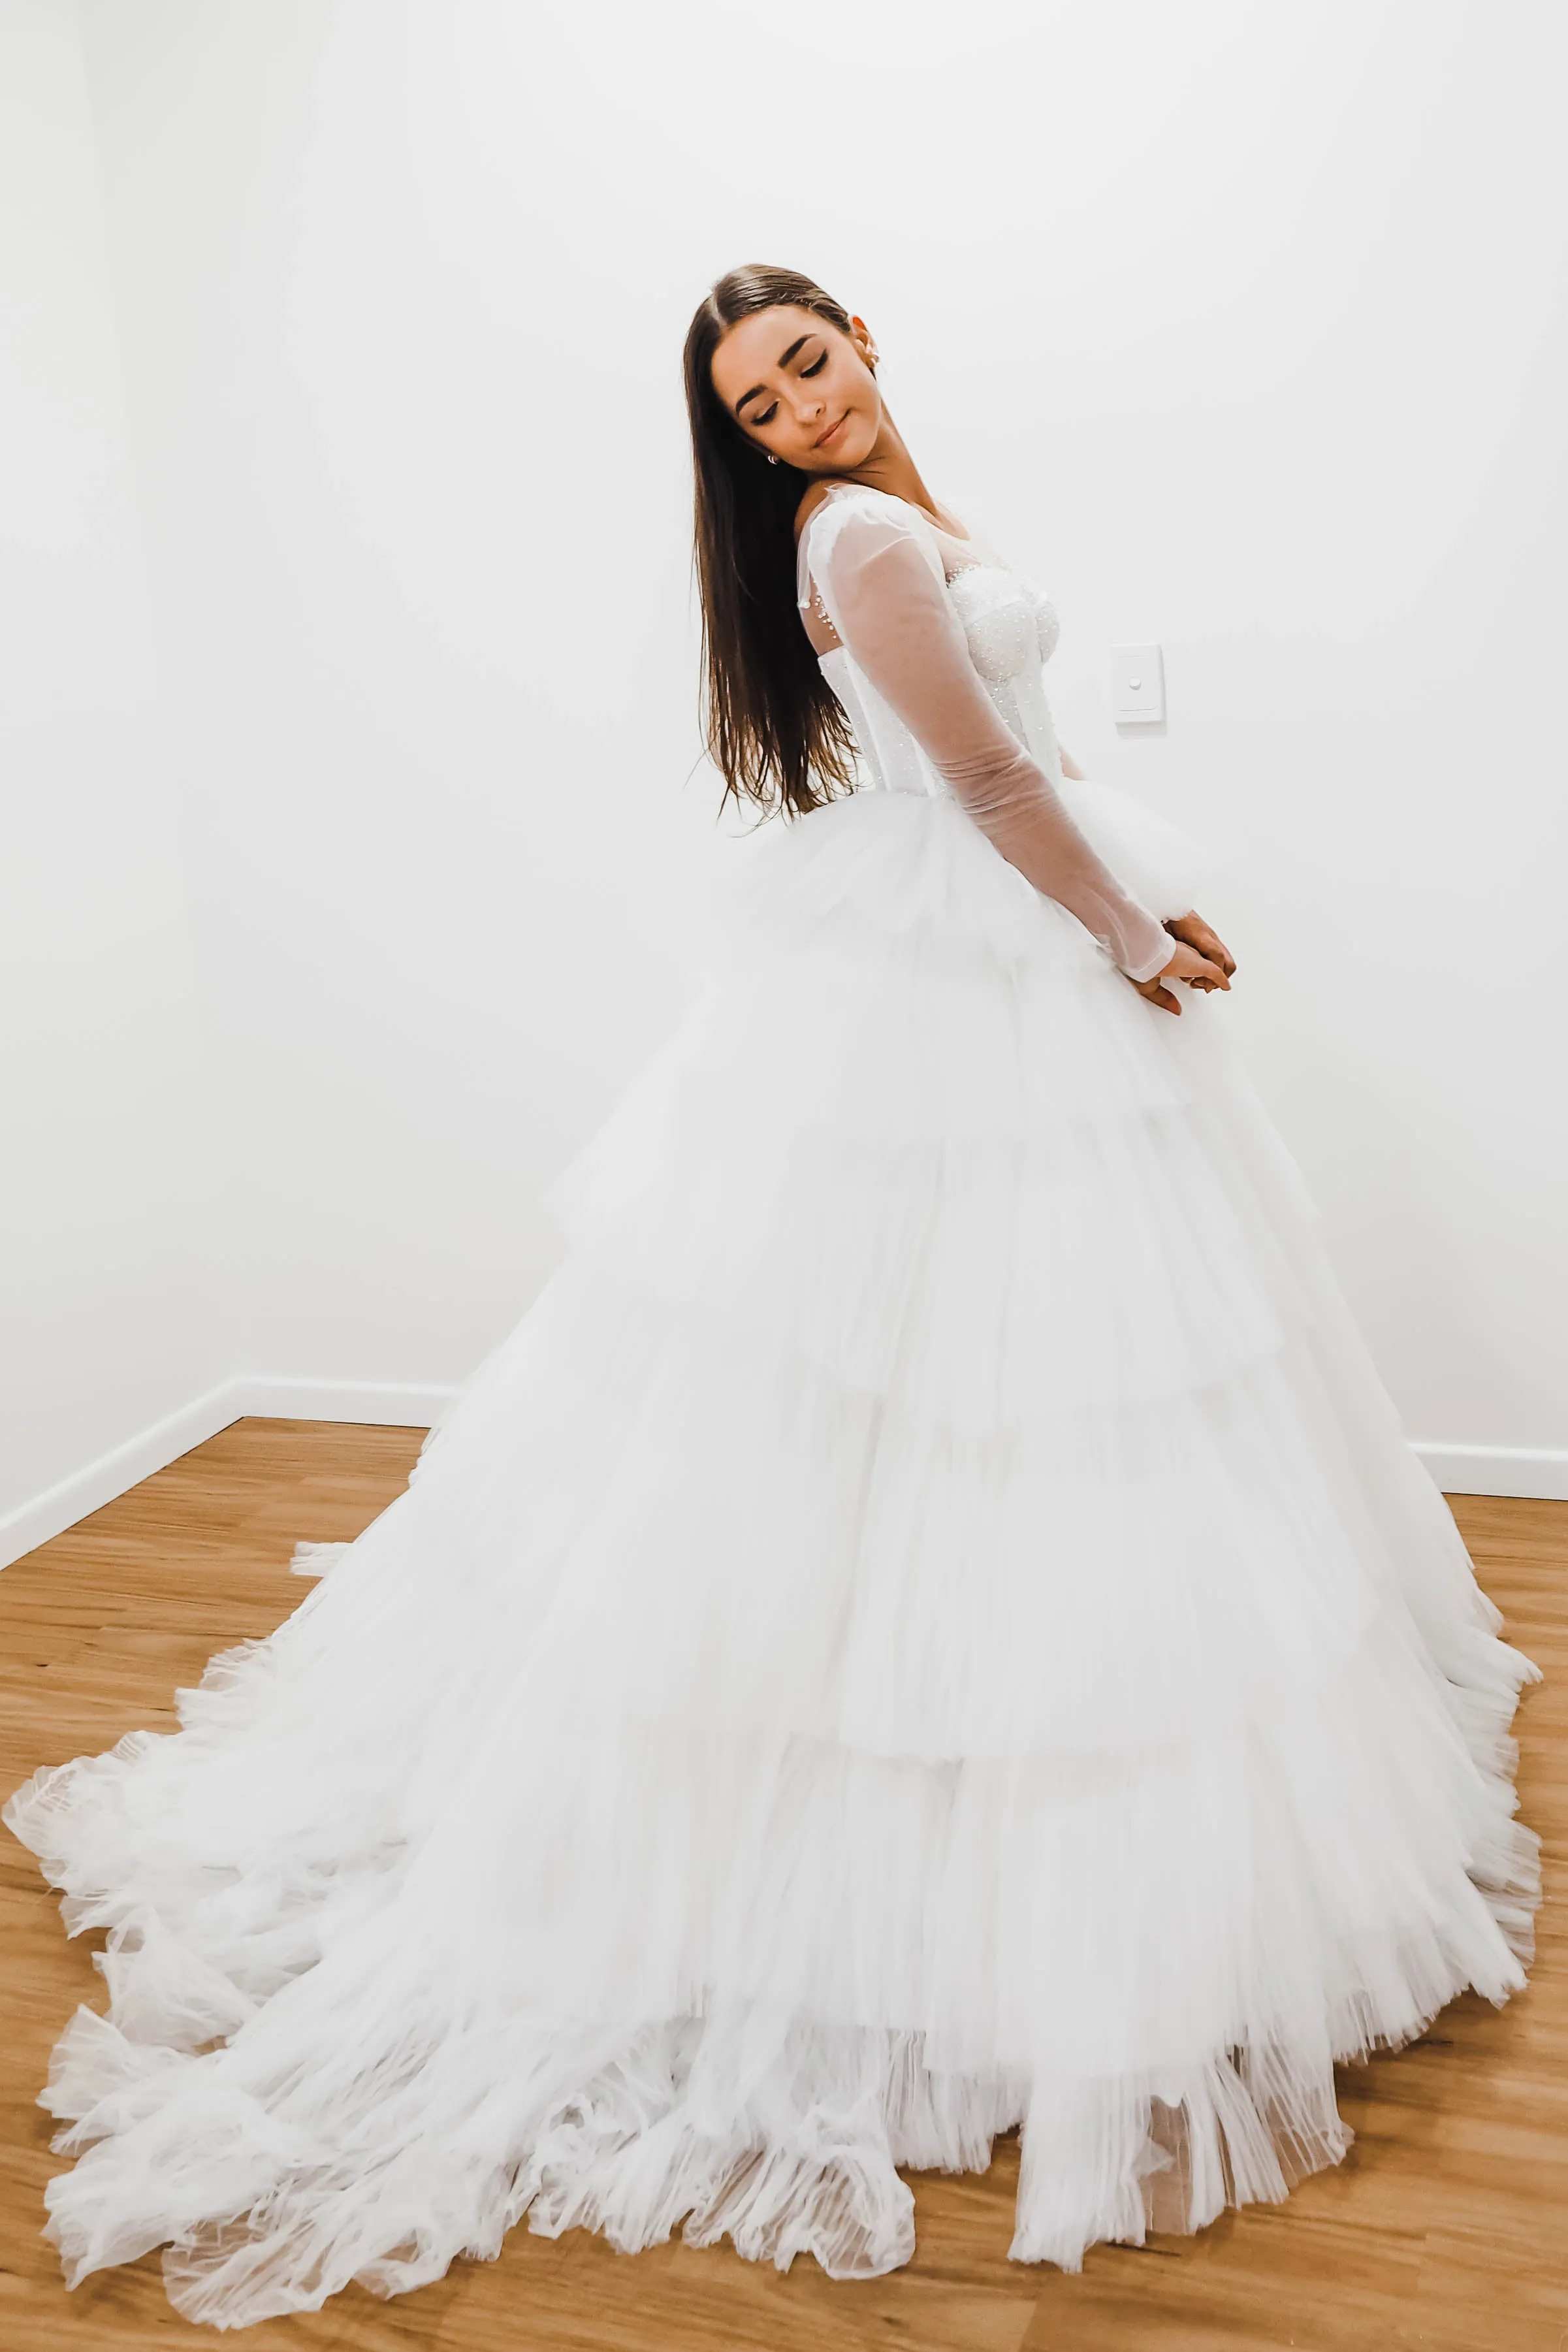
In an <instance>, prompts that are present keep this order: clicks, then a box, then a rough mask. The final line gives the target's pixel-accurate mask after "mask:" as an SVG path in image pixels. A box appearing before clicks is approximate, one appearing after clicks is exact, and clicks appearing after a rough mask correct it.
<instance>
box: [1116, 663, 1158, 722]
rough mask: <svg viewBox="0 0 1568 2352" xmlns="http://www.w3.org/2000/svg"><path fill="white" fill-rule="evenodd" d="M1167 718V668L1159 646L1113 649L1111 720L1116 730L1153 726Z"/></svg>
mask: <svg viewBox="0 0 1568 2352" xmlns="http://www.w3.org/2000/svg"><path fill="white" fill-rule="evenodd" d="M1165 715H1166V666H1165V661H1164V657H1163V656H1162V655H1161V652H1160V648H1159V647H1158V646H1112V648H1111V716H1112V717H1113V719H1114V720H1115V722H1116V724H1117V726H1118V727H1150V726H1154V725H1155V723H1156V722H1157V721H1158V720H1160V719H1163V718H1164V717H1165Z"/></svg>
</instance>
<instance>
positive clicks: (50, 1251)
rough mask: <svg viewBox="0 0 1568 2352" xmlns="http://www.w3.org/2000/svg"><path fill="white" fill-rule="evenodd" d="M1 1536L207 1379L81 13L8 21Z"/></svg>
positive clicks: (2, 372)
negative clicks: (10, 1515) (54, 1489)
mask: <svg viewBox="0 0 1568 2352" xmlns="http://www.w3.org/2000/svg"><path fill="white" fill-rule="evenodd" d="M0 319H3V320H4V328H3V331H0V665H3V677H4V683H3V688H0V799H3V806H4V830H3V835H0V1020H3V1024H4V1031H5V1053H4V1075H3V1078H0V1292H3V1296H4V1301H5V1307H4V1316H5V1346H4V1349H0V1431H3V1433H4V1440H3V1451H0V1518H4V1517H5V1514H6V1513H7V1512H8V1511H9V1510H10V1509H12V1508H13V1507H16V1505H18V1504H20V1503H22V1502H24V1501H26V1500H28V1499H30V1498H33V1497H35V1496H38V1495H39V1494H40V1493H41V1492H43V1491H45V1490H47V1488H49V1487H50V1486H53V1485H54V1484H55V1483H56V1482H57V1480H60V1479H63V1478H67V1477H68V1476H69V1475H71V1474H72V1473H73V1472H75V1471H76V1470H78V1468H79V1467H80V1465H82V1463H83V1462H84V1461H87V1460H90V1459H91V1458H92V1457H94V1456H95V1455H99V1454H103V1453H106V1452H108V1451H109V1450H110V1449H111V1448H113V1447H115V1446H117V1445H119V1444H122V1443H123V1442H125V1441H127V1440H129V1439H131V1437H133V1436H135V1435H136V1433H139V1432H140V1431H141V1430H143V1429H144V1428H146V1426H147V1425H148V1424H149V1423H155V1422H157V1421H158V1420H159V1419H160V1418H161V1417H162V1415H164V1414H165V1413H167V1412H170V1411H172V1410H173V1409H174V1408H176V1407H177V1406H180V1405H183V1403H184V1402H186V1401H187V1400H188V1399H189V1398H190V1397H191V1396H192V1395H193V1393H194V1392H196V1391H199V1390H200V1389H202V1388H204V1387H205V1386H206V1385H207V1384H208V1382H209V1381H210V1380H211V1378H212V1377H213V1373H212V1366H211V1355H212V1349H211V1346H210V1343H209V1334H208V1332H207V1330H206V1328H205V1320H206V1318H205V1309H204V1297H203V1292H202V1286H201V1285H200V1284H199V1282H197V1281H196V1280H195V1279H194V1276H193V1255H192V1250H191V1239H192V1234H191V1228H192V1221H193V1217H194V1216H195V1215H196V1213H198V1208H199V1203H200V1201H201V1199H202V1196H203V1195H204V1192H205V1190H206V1187H205V1185H204V1182H203V1181H202V1180H201V1177H200V1175H199V1172H198V1153H199V1150H200V1139H199V1129H197V1127H196V1124H195V1122H194V1121H193V1116H192V1112H193V1097H192V1092H191V1081H192V1076H193V1070H194V1066H195V1061H196V1055H197V1048H198V1034H197V1026H196V1018H195V1002H194V994H193V967H192V960H191V952H190V940H189V935H188V927H187V924H186V919H185V914H184V908H183V882H182V876H181V868H180V857H179V850H178V845H177V842H176V838H175V832H174V827H173V823H172V803H171V794H170V782H169V772H168V763H167V758H166V751H165V744H164V739H163V733H162V719H161V714H160V709H159V697H158V691H157V684H156V673H155V669H154V664H153V656H152V639H151V635H150V631H149V626H148V610H147V598H146V584H145V580H144V577H143V572H142V565H141V551H140V546H139V532H138V526H137V519H136V511H135V502H134V499H133V497H132V493H131V486H130V480H129V477H128V470H127V464H126V453H125V443H124V430H123V418H122V413H121V409H122V402H121V381H120V360H119V353H118V350H117V345H116V338H115V331H114V322H113V318H112V312H111V303H110V289H109V278H108V268H107V257H106V254H105V249H104V240H103V221H102V212H101V205H100V201H99V185H98V177H97V169H96V164H95V161H94V156H93V148H92V140H91V131H90V124H89V114H88V104H87V90H86V83H85V79H84V75H83V68H82V59H81V52H80V47H79V43H78V37H77V26H76V21H75V17H74V15H73V12H72V10H71V8H70V6H69V5H68V0H9V5H7V6H6V7H5V9H4V10H0Z"/></svg>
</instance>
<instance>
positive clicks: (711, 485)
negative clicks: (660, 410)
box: [685, 262, 854, 816]
mask: <svg viewBox="0 0 1568 2352" xmlns="http://www.w3.org/2000/svg"><path fill="white" fill-rule="evenodd" d="M781 303H782V304H788V306H789V308H790V309H791V310H811V311H814V312H815V313H816V315H817V316H818V317H819V318H820V319H826V320H828V322H829V324H830V325H831V326H834V327H836V328H837V329H838V331H839V332H840V333H841V335H848V334H850V333H851V331H852V330H851V326H850V314H849V312H848V311H847V310H845V309H844V308H843V305H842V304H841V303H840V302H835V301H834V299H833V298H832V296H831V294H825V293H824V292H823V291H822V289H821V287H820V286H819V285H817V284H816V283H815V282H814V280H813V279H811V278H804V277H802V276H801V274H800V271H799V270H798V269H770V268H767V267H765V266H764V265H763V264H762V263H760V262H753V263H750V264H748V265H747V267H746V268H740V269H730V270H727V271H726V272H725V275H724V276H723V277H722V278H720V279H719V280H718V282H717V283H716V285H715V287H714V288H713V289H712V291H711V292H710V293H709V294H708V295H707V296H706V299H704V300H703V301H701V302H699V303H698V305H697V310H696V315H695V318H694V319H693V320H692V323H691V326H690V328H689V329H688V331H687V334H686V349H685V382H686V414H687V415H688V417H689V418H690V420H691V428H692V471H693V476H694V493H695V545H696V572H697V586H698V589H699V591H700V593H701V596H702V608H703V662H704V667H705V668H706V674H707V690H706V710H705V719H706V734H707V746H708V751H709V753H710V755H711V757H712V759H713V762H714V765H715V766H716V768H717V770H718V772H719V773H720V775H721V776H722V777H723V778H724V786H725V796H726V798H727V799H730V800H733V801H734V802H735V803H736V804H737V806H738V805H739V804H740V803H741V802H742V801H750V802H752V803H755V805H756V806H757V807H758V808H760V809H762V810H763V811H764V812H765V813H766V814H769V815H771V814H773V812H774V811H775V810H778V809H782V810H783V811H784V813H785V814H787V815H790V816H799V815H802V814H804V813H805V812H806V811H807V810H808V809H814V808H821V806H822V804H823V803H824V802H826V801H830V800H837V799H839V798H841V796H842V794H843V793H846V792H849V791H851V790H852V789H853V784H854V752H853V738H852V735H851V732H850V725H849V720H848V719H847V718H846V716H845V714H844V709H843V706H842V704H841V702H840V701H839V699H838V697H837V696H836V695H835V694H834V692H833V690H832V688H831V687H830V686H829V684H828V681H827V679H826V678H825V677H823V676H822V673H821V670H820V669H819V668H818V667H817V656H816V655H815V653H814V652H813V651H812V649H811V645H810V639H809V638H808V636H807V635H806V632H805V630H804V628H803V627H802V626H801V624H800V613H799V611H798V609H797V607H796V604H795V509H796V508H797V507H798V506H799V505H800V499H801V497H802V496H803V494H804V492H805V488H806V485H807V483H808V482H809V481H810V480H811V479H812V477H811V476H810V475H809V474H803V473H801V472H800V469H799V468H798V467H794V466H786V465H783V464H779V465H770V464H769V463H768V457H767V454H766V452H765V451H763V450H761V449H759V448H758V446H757V444H756V443H755V442H754V441H748V440H747V437H746V435H745V434H744V432H743V431H742V430H741V428H740V425H738V424H737V421H736V419H735V418H734V417H733V416H732V415H730V414H729V411H728V410H727V408H726V407H725V405H724V403H723V402H722V401H721V400H720V398H719V396H718V394H717V393H716V391H715V390H714V386H713V373H712V362H713V355H714V352H715V351H716V349H717V347H718V345H719V343H720V342H721V341H723V339H724V337H725V335H726V334H727V332H728V331H729V330H730V328H731V327H733V326H735V325H736V324H737V321H738V320H741V319H749V318H751V317H752V316H753V315H754V314H755V313H756V312H757V311H758V310H773V309H774V308H776V307H777V306H778V305H779V304H781Z"/></svg>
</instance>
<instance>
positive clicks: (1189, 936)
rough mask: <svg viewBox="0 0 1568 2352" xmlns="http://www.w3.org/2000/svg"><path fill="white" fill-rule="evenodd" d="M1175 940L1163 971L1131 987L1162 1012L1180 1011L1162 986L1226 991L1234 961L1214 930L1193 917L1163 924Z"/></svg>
mask: <svg viewBox="0 0 1568 2352" xmlns="http://www.w3.org/2000/svg"><path fill="white" fill-rule="evenodd" d="M1166 930H1167V931H1168V932H1169V933H1170V935H1171V937H1172V939H1173V940H1175V941H1176V953H1175V954H1174V955H1173V956H1172V958H1171V960H1170V961H1169V963H1167V964H1166V967H1165V970H1164V971H1158V972H1156V973H1155V976H1154V978H1153V980H1135V981H1134V982H1133V986H1134V988H1135V989H1136V990H1137V992H1138V994H1139V995H1140V996H1142V997H1144V998H1145V999H1146V1000H1147V1002H1148V1003H1150V1004H1157V1005H1158V1006H1159V1008H1160V1011H1161V1012H1162V1013H1180V1011H1181V1004H1180V1002H1179V1000H1178V999H1177V998H1176V997H1175V996H1173V995H1172V993H1171V992H1170V990H1169V989H1168V988H1167V987H1166V984H1165V983H1166V981H1180V982H1182V983H1183V984H1184V985H1185V986H1186V987H1187V988H1201V989H1202V990H1203V991H1204V992H1205V994H1207V992H1209V990H1211V989H1215V988H1223V989H1228V988H1229V986H1230V975H1231V973H1232V972H1233V971H1235V969H1236V958H1235V957H1234V956H1233V955H1232V954H1231V952H1230V950H1229V949H1228V947H1227V946H1226V944H1225V941H1224V940H1222V939H1221V938H1220V937H1219V934H1218V932H1217V931H1213V930H1211V929H1209V927H1208V925H1207V923H1206V922H1205V921H1204V919H1203V917H1202V916H1201V915H1197V914H1186V915H1180V916H1177V917H1176V919H1175V920H1174V921H1172V922H1168V923H1167V924H1166Z"/></svg>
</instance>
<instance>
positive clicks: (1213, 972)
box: [1192, 957, 1230, 988]
mask: <svg viewBox="0 0 1568 2352" xmlns="http://www.w3.org/2000/svg"><path fill="white" fill-rule="evenodd" d="M1192 979H1193V984H1194V986H1195V987H1196V986H1198V985H1200V984H1201V985H1202V986H1204V987H1207V988H1228V987H1229V985H1230V982H1229V980H1228V976H1227V975H1226V973H1225V972H1224V971H1221V969H1220V967H1219V965H1218V964H1217V963H1210V962H1209V961H1208V959H1207V957H1205V959H1204V964H1203V970H1202V971H1195V972H1194V973H1193V975H1192Z"/></svg>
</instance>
